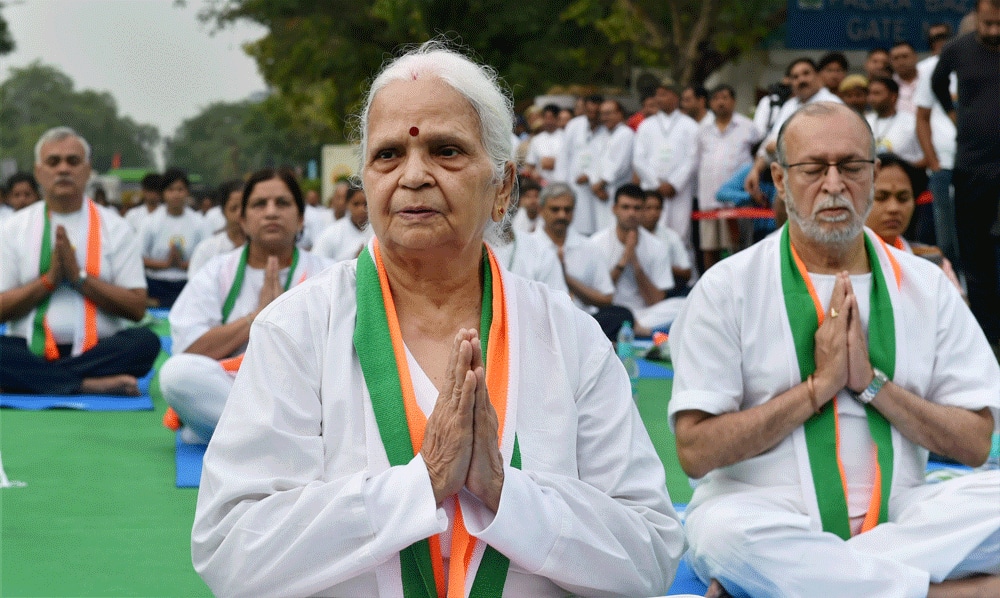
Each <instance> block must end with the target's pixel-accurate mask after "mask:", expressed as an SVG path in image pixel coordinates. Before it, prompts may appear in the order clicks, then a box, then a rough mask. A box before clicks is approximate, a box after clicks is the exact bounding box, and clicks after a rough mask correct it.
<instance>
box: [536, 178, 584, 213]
mask: <svg viewBox="0 0 1000 598" xmlns="http://www.w3.org/2000/svg"><path fill="white" fill-rule="evenodd" d="M564 195H569V196H570V197H572V198H573V203H576V193H575V192H574V191H573V188H572V187H570V186H569V185H567V184H566V183H551V184H549V185H546V186H545V187H542V192H541V193H539V194H538V205H539V207H542V208H544V207H545V203H546V202H547V201H549V200H550V199H552V198H553V197H562V196H564Z"/></svg>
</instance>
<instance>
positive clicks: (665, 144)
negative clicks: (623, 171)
mask: <svg viewBox="0 0 1000 598" xmlns="http://www.w3.org/2000/svg"><path fill="white" fill-rule="evenodd" d="M697 137H698V123H697V122H695V120H694V119H693V118H691V117H690V116H688V115H686V114H684V113H682V112H681V111H680V110H674V111H673V112H671V113H670V114H669V115H667V114H664V113H663V112H657V113H656V114H654V115H653V116H650V117H647V118H646V119H645V120H643V121H642V124H640V125H639V129H638V131H636V134H635V147H634V149H633V152H632V167H633V168H634V169H635V172H636V174H638V175H639V181H640V185H641V186H642V188H643V189H645V190H647V191H648V190H651V189H657V188H659V186H660V183H664V182H666V183H670V185H671V186H673V188H674V190H676V192H677V193H676V194H675V195H674V196H673V197H664V198H663V214H662V215H661V216H660V220H661V222H663V223H665V224H666V225H667V226H669V227H670V228H672V229H674V230H675V231H677V234H679V235H680V236H681V239H684V242H685V244H687V243H690V238H691V237H690V235H689V231H690V228H691V200H692V197H693V196H694V174H695V166H696V163H695V144H696V140H697Z"/></svg>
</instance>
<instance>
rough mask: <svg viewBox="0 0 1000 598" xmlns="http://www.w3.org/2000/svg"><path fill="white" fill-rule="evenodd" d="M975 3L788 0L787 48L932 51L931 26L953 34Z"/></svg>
mask: <svg viewBox="0 0 1000 598" xmlns="http://www.w3.org/2000/svg"><path fill="white" fill-rule="evenodd" d="M975 8H976V0H788V28H787V33H786V35H785V46H786V47H788V48H790V49H798V50H871V49H873V48H886V49H888V48H890V47H891V46H892V45H893V44H895V43H897V42H901V41H907V42H910V43H911V44H913V46H914V47H915V48H916V49H917V50H918V51H924V50H927V49H928V48H927V28H928V27H929V26H931V25H933V24H935V23H943V22H948V23H951V25H952V30H953V31H958V23H959V21H961V20H962V17H964V16H965V15H966V14H968V13H970V12H972V11H973V10H975Z"/></svg>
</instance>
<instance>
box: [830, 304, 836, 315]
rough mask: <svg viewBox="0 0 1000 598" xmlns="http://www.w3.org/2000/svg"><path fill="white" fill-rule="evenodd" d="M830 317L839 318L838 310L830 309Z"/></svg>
mask: <svg viewBox="0 0 1000 598" xmlns="http://www.w3.org/2000/svg"><path fill="white" fill-rule="evenodd" d="M830 317H831V318H836V317H837V310H835V309H833V308H832V307H831V308H830Z"/></svg>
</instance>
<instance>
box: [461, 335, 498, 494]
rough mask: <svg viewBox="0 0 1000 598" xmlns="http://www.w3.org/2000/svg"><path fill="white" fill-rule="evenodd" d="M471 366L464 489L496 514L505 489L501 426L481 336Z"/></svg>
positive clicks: (474, 346)
mask: <svg viewBox="0 0 1000 598" xmlns="http://www.w3.org/2000/svg"><path fill="white" fill-rule="evenodd" d="M472 367H473V371H474V372H475V374H476V403H475V405H474V407H473V414H472V426H473V430H472V457H471V459H470V460H469V473H468V476H467V477H466V479H465V487H466V488H467V489H468V490H469V492H471V493H472V494H474V495H475V496H476V497H477V498H479V500H481V501H483V504H485V505H486V506H487V507H489V508H490V509H491V510H492V511H493V512H494V513H496V512H497V509H499V508H500V492H501V490H503V456H502V455H501V454H500V448H499V444H500V443H499V441H498V438H497V434H498V430H499V428H500V424H499V421H498V419H497V412H496V410H495V409H494V408H493V404H492V403H491V402H490V395H489V393H488V392H487V390H486V373H485V370H484V369H483V352H482V346H481V345H480V344H479V337H478V336H477V337H476V338H475V339H474V342H473V353H472Z"/></svg>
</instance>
